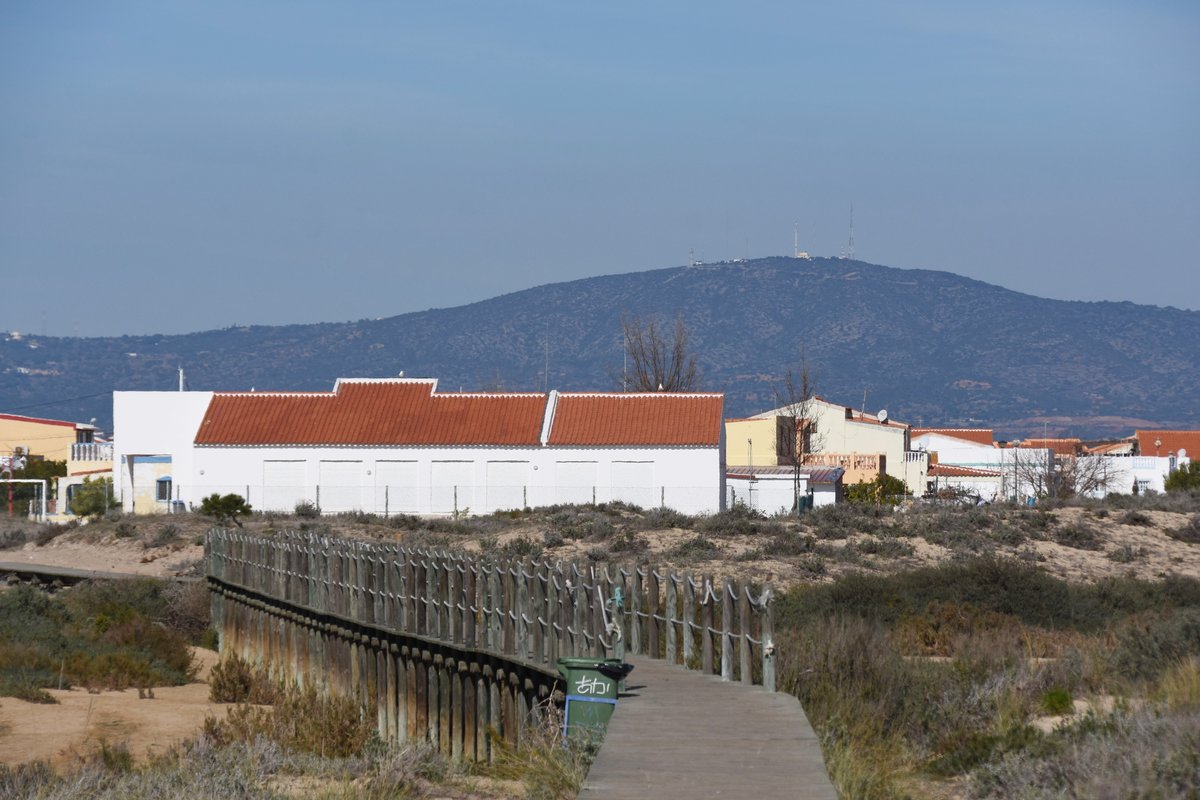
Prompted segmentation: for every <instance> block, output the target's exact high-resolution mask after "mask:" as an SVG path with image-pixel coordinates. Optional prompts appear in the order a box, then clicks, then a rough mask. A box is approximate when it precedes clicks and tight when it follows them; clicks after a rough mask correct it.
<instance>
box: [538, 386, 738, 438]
mask: <svg viewBox="0 0 1200 800" xmlns="http://www.w3.org/2000/svg"><path fill="white" fill-rule="evenodd" d="M723 405H724V395H720V394H670V393H665V392H663V393H658V392H655V393H647V394H615V393H614V394H560V395H559V396H558V404H557V406H556V408H555V411H554V421H553V423H552V426H551V432H550V441H549V444H551V445H593V446H619V445H708V446H713V447H715V446H717V445H718V444H720V441H721V428H722V424H723V420H722V409H723Z"/></svg>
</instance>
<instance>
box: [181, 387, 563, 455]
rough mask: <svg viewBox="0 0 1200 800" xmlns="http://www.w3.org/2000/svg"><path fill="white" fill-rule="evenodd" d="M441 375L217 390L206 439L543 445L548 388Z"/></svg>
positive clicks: (201, 439)
mask: <svg viewBox="0 0 1200 800" xmlns="http://www.w3.org/2000/svg"><path fill="white" fill-rule="evenodd" d="M435 386H436V381H433V380H387V381H351V380H341V381H338V384H337V386H336V387H335V389H334V391H332V392H314V393H311V394H300V393H287V394H274V393H265V392H255V393H249V394H215V395H213V399H212V401H211V402H210V403H209V406H208V411H207V412H205V415H204V420H203V421H202V422H201V423H200V429H199V431H197V433H196V444H199V445H217V444H221V445H287V444H292V445H297V444H298V445H321V444H350V445H517V446H520V445H530V446H532V445H537V444H539V443H540V435H541V428H542V418H543V414H544V410H545V403H546V397H545V395H542V394H498V393H497V394H437V393H435V392H434V388H435Z"/></svg>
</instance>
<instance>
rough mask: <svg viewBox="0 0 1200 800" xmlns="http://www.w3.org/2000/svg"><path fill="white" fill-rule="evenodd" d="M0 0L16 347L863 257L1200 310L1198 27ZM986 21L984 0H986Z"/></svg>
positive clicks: (867, 7)
mask: <svg viewBox="0 0 1200 800" xmlns="http://www.w3.org/2000/svg"><path fill="white" fill-rule="evenodd" d="M984 5H985V4H964V3H958V2H949V1H948V0H947V1H946V2H931V1H927V0H914V2H909V3H904V4H899V3H891V2H847V3H836V4H835V3H794V2H787V3H782V2H781V3H752V4H751V3H723V2H722V3H717V2H690V3H682V2H680V3H671V2H660V3H654V4H647V3H633V2H605V3H593V4H579V3H561V2H560V3H551V2H544V3H495V2H486V3H475V2H447V3H429V4H419V5H418V4H402V3H396V2H343V3H329V2H324V3H315V2H261V3H245V2H225V1H224V0H208V1H207V2H204V3H199V2H173V1H172V0H147V1H146V2H104V1H103V0H88V1H87V2H76V3H70V2H56V3H47V2H44V1H43V0H37V1H35V2H27V0H8V2H6V3H4V4H3V6H0V108H2V109H4V111H3V113H0V273H2V274H3V286H4V290H3V295H4V296H5V299H6V302H4V303H3V305H2V309H3V310H2V311H0V329H8V330H14V329H15V330H22V331H29V332H33V333H46V334H49V335H73V334H75V333H78V334H79V335H84V336H97V335H112V334H125V333H130V334H132V333H155V332H160V333H175V332H184V331H192V330H203V329H209V328H218V327H224V326H227V325H232V324H250V323H256V324H281V323H290V322H315V321H338V320H347V319H360V318H366V317H380V316H391V315H393V314H399V313H403V312H406V311H413V310H419V309H424V308H430V307H445V306H453V305H459V304H462V303H466V302H471V301H474V300H480V299H484V298H487V297H491V296H494V295H496V294H500V293H504V292H510V291H517V290H520V289H523V288H527V287H530V286H534V285H538V284H543V283H549V282H555V281H561V280H570V279H574V278H580V277H586V276H591V275H602V274H608V273H614V272H629V271H636V270H643V269H653V268H659V267H668V266H677V265H680V264H683V263H685V261H686V259H687V257H688V252H689V250H692V249H694V250H695V253H696V255H697V256H698V257H699V258H702V259H704V260H709V261H716V260H722V259H730V258H738V257H745V256H749V257H758V256H767V255H782V254H789V253H790V252H791V250H792V238H793V225H794V224H795V223H797V222H798V223H799V225H800V234H801V240H802V242H801V243H802V246H803V247H804V248H805V249H807V250H809V251H811V252H813V253H814V254H819V255H838V254H840V253H841V252H842V251H843V250H844V249H845V246H846V239H847V233H848V230H847V228H848V215H849V208H850V205H851V203H853V205H854V209H855V212H854V213H855V249H856V255H857V256H858V257H859V258H862V259H863V260H866V261H871V262H874V263H880V264H886V265H889V266H895V267H921V268H931V269H944V270H948V271H951V272H957V273H960V274H963V275H968V276H970V277H974V278H978V279H981V280H985V281H989V282H992V283H997V284H1000V285H1003V286H1006V287H1009V288H1012V289H1016V290H1019V291H1023V292H1029V293H1032V294H1038V295H1042V296H1047V297H1056V298H1063V299H1078V300H1132V301H1134V302H1139V303H1150V304H1155V305H1174V306H1177V307H1181V308H1189V309H1200V278H1197V274H1198V273H1200V270H1198V269H1197V260H1198V257H1197V254H1198V253H1200V45H1198V44H1197V43H1200V4H1196V3H1193V2H1165V1H1162V2H1154V1H1153V0H1151V2H1103V1H1102V0H1101V1H1100V2H1064V1H1063V0H1042V2H1026V1H1025V0H1015V2H1010V3H1004V4H986V7H984ZM976 6H979V7H976Z"/></svg>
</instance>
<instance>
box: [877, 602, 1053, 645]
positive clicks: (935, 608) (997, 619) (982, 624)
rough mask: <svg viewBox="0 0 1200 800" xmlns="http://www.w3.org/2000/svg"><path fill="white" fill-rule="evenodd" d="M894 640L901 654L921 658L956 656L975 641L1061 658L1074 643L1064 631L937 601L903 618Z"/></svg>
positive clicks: (893, 631) (1000, 614) (964, 604)
mask: <svg viewBox="0 0 1200 800" xmlns="http://www.w3.org/2000/svg"><path fill="white" fill-rule="evenodd" d="M891 638H892V644H893V645H894V646H895V647H896V649H898V650H899V651H900V652H902V653H905V654H908V655H920V656H954V655H957V654H959V653H961V652H964V650H966V649H967V648H968V647H969V646H970V645H972V644H975V642H973V640H976V639H985V640H987V641H988V642H989V643H992V645H993V646H995V645H1000V646H1002V647H1006V649H1008V650H1009V651H1011V652H1019V653H1023V654H1024V655H1026V656H1029V657H1037V658H1045V657H1051V656H1057V655H1060V654H1061V653H1062V652H1064V650H1065V649H1067V647H1068V646H1069V645H1070V644H1074V643H1075V642H1074V641H1073V639H1074V637H1072V636H1070V635H1069V634H1067V633H1064V632H1062V631H1049V630H1045V629H1042V628H1038V627H1035V626H1031V625H1025V624H1023V623H1022V622H1021V620H1020V619H1019V618H1017V617H1016V616H1014V615H1012V614H1003V613H1000V612H998V611H990V610H983V609H980V608H978V607H976V606H973V605H971V604H969V603H957V602H954V601H945V602H939V601H934V602H932V603H930V604H929V606H928V607H927V608H926V610H925V613H924V614H913V615H909V616H905V617H902V618H901V619H900V620H898V621H897V622H896V625H895V627H894V628H893V629H892V633H891Z"/></svg>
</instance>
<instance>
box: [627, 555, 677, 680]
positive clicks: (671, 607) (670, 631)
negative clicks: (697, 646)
mask: <svg viewBox="0 0 1200 800" xmlns="http://www.w3.org/2000/svg"><path fill="white" fill-rule="evenodd" d="M635 574H636V573H635ZM676 592H677V590H676V588H675V576H674V575H672V574H671V573H669V572H668V573H667V602H666V607H665V608H664V609H663V616H664V617H666V623H665V624H666V634H667V652H666V658H667V663H668V664H674V663H675V661H676V657H677V656H678V652H677V651H678V645H677V643H676V636H677V634H676V632H675V625H676V623H677V622H678V617H679V612H678V611H677V610H676V605H677V604H678V601H679V598H678V597H677V596H676Z"/></svg>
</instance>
